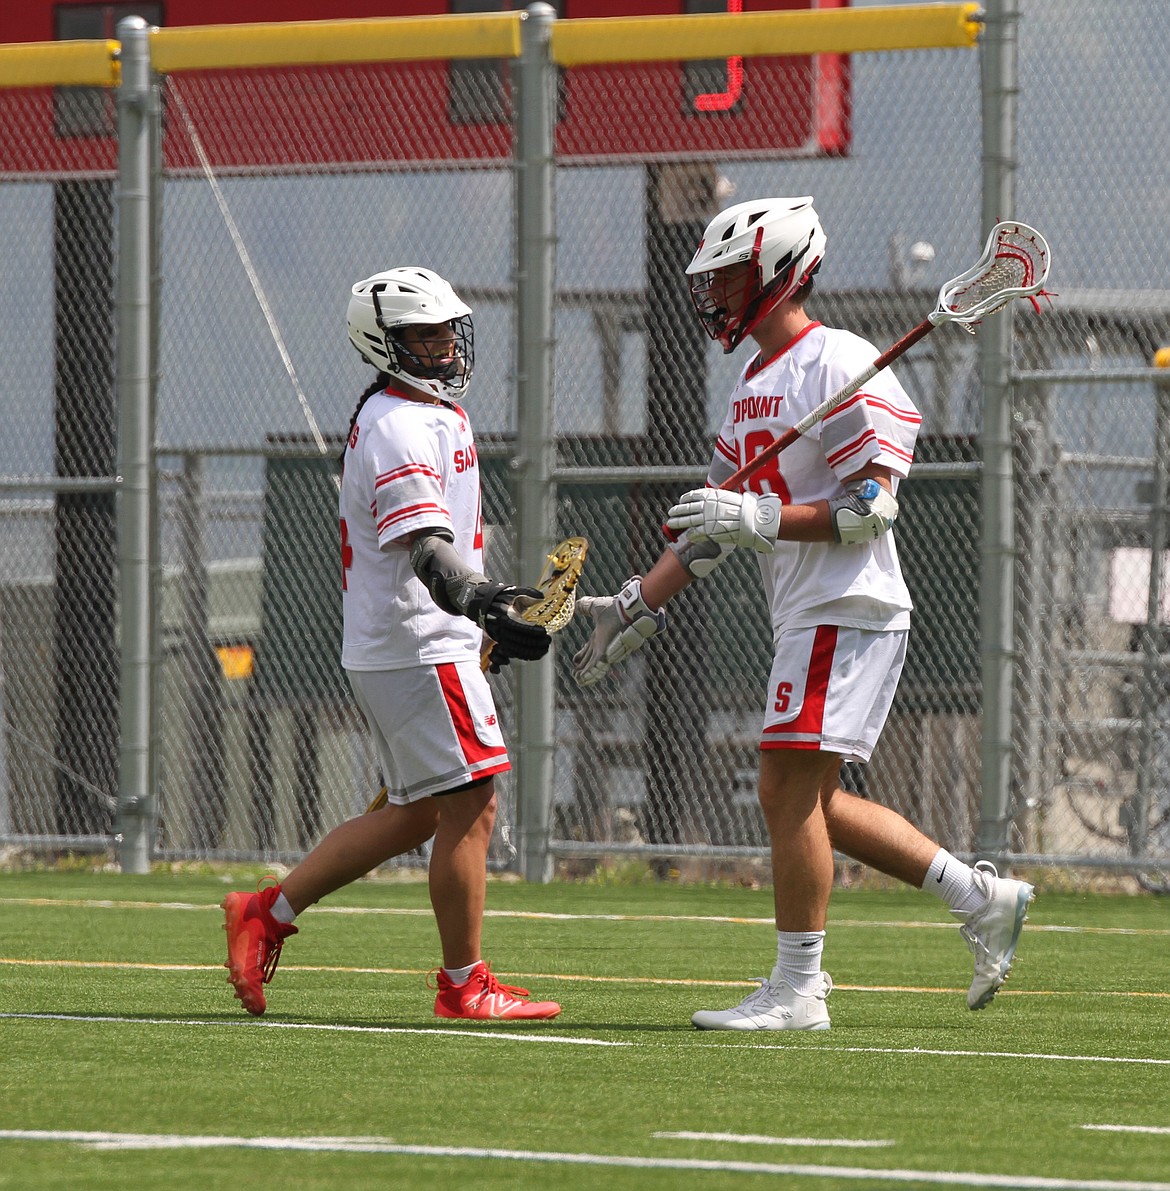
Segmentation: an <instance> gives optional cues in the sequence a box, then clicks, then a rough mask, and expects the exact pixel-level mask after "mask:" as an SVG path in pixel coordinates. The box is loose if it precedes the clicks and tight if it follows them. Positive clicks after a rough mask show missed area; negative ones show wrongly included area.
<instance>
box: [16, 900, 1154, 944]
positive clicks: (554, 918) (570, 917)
mask: <svg viewBox="0 0 1170 1191" xmlns="http://www.w3.org/2000/svg"><path fill="white" fill-rule="evenodd" d="M3 905H9V906H44V907H52V906H63V907H73V908H77V909H87V910H189V911H201V912H207V911H212V910H214V911H216V912H218V911H219V909H220V907H219V906H218V905H216V904H213V903H212V904H209V903H195V902H145V901H113V900H108V899H106V898H55V897H54V898H48V897H0V906H3ZM312 913H313V914H314V915H317V914H344V915H355V916H362V915H367V914H368V915H373V916H391V917H403V918H418V917H425V918H429V917H430V916H431V910H430V909H429V908H423V907H421V906H328V905H326V906H323V905H316V906H314V907H313V909H312ZM484 917H485V918H521V919H531V920H532V921H537V922H539V921H541V920H545V921H549V922H710V923H732V924H734V925H739V926H766V927H771V928H773V929H775V922H774V921H773V919H771V918H736V917H731V916H726V915H720V914H554V913H550V912H546V911H543V910H485V911H484ZM829 926H830V927H866V928H868V927H883V928H886V929H889V930H958V929H959V924H958V923H957V922H917V921H912V920H904V921H903V920H891V921H882V920H872V921H871V920H868V919H862V918H858V919H852V918H836V919H833V918H831V919H830V920H829ZM1028 933H1029V934H1072V935H1153V936H1170V927H1166V928H1160V927H1121V926H1059V925H1055V924H1033V923H1031V922H1029V923H1028Z"/></svg>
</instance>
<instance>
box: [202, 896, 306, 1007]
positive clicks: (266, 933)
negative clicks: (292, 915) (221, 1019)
mask: <svg viewBox="0 0 1170 1191" xmlns="http://www.w3.org/2000/svg"><path fill="white" fill-rule="evenodd" d="M266 879H269V878H266ZM279 893H280V886H279V885H266V886H264V887H263V888H261V889H260V890H259V891H258V892H256V893H229V894H228V895H227V897H225V898H224V899H223V901H222V902H221V903H220V905H221V906H222V907H223V912H224V924H223V929H224V930H226V931H227V937H228V957H227V963H225V964H224V967H225V968H227V970H228V980H229V981H230V983H231V985H232V987H233V988H234V989H235V990H236V997H237V998H238V999H239V1001H240V1002H241V1004H242V1005H243V1006H244V1008H245V1009H247V1011H248V1012H249V1013H251V1014H254V1015H255V1016H256V1017H259V1016H260V1014H262V1013H263V1012H264V1010H265V1009H267V1008H268V1001H267V1000H266V999H265V996H264V985H266V984H267V983H268V982H269V981H270V980H271V979H272V975H273V973H274V972H275V971H276V965H277V963H278V962H279V961H280V949H281V948H282V947H283V946H284V940H285V939H287V938H288V936H289V935H295V934H296V933H297V928H296V927H295V926H293V925H292V923H285V922H277V921H276V919H275V918H273V917H272V903H273V902H274V901H276V898H277V896H278V895H279Z"/></svg>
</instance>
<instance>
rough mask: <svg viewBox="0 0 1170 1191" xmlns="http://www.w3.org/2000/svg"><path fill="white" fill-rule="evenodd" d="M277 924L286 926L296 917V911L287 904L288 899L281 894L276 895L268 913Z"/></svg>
mask: <svg viewBox="0 0 1170 1191" xmlns="http://www.w3.org/2000/svg"><path fill="white" fill-rule="evenodd" d="M268 912H269V913H270V914H271V915H272V917H273V918H275V919H276V921H277V922H283V923H285V924H286V925H288V924H289V923H291V922H292V920H293V919H294V918H295V917H296V916H297V912H296V910H294V909H293V908H292V906H290V905H289V904H288V898H287V897H285V896H284V894H283V893H278V894H277V895H276V901H274V902H273V903H272V909H271V910H269V911H268Z"/></svg>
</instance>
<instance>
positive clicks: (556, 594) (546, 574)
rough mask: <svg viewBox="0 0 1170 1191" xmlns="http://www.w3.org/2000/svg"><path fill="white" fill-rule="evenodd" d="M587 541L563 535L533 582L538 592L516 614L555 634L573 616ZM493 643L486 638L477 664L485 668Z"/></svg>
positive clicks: (488, 663) (490, 656)
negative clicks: (537, 594) (539, 594)
mask: <svg viewBox="0 0 1170 1191" xmlns="http://www.w3.org/2000/svg"><path fill="white" fill-rule="evenodd" d="M588 553H589V542H588V540H587V539H585V538H579V537H578V538H565V540H564V541H563V542H561V543H560V544H559V545H557V546H555V547H554V548H553V551H552V553H551V554H550V555H549V556H548V558H547V560H546V561H545V564H544V570H543V571H541V573H540V578H539V579H538V580H537V581H536V586H537V588H539V590H540V591H541V593H542V595H541V598H540V599H539V600H536V601H535V602H534V603H531V604H529V605H528V607H526V608H525V609H524V610H523V611H522V612H521V613H520V619H521V620H526V621H527V622H528V623H529V624H539V625H543V626H544V628H545V630H546V631H547V632H549V633H559V632H560V631H561V629H563V628H564V627H565V625H567V624H568V623H569V621H571V620H572V619H573V613H574V612H575V611H576V610H577V581H578V580H579V579H580V578H581V570H582V568H583V567H584V566H585V555H586V554H588ZM494 649H495V642H494V641H492V640H491V639H490V638H489V639H488V640H487V641H486V643H485V645H484V648H483V650H482V652H481V654H480V665H481V667H482V668H483V669H484V670H486V669H487V668H488V666H489V665H490V664H491V658H492V651H493V650H494Z"/></svg>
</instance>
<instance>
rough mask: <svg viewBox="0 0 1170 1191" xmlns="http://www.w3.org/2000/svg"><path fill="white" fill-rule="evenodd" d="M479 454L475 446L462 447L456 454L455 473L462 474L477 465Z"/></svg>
mask: <svg viewBox="0 0 1170 1191" xmlns="http://www.w3.org/2000/svg"><path fill="white" fill-rule="evenodd" d="M478 458H479V454H478V452H477V451H476V449H475V447H474V446H470V447H460V448H459V449H458V450H457V451H456V452H455V471H456V472H458V473H462V472H465V471H469V470H470V469H471V468H473V467H474V466H475V464H476V460H477V459H478Z"/></svg>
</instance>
